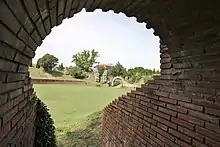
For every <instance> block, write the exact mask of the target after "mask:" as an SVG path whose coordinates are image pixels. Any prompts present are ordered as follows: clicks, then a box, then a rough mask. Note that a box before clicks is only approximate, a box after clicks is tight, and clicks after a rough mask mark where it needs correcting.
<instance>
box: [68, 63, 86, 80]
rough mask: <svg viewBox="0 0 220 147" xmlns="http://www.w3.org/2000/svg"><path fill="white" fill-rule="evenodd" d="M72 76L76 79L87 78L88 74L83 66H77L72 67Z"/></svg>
mask: <svg viewBox="0 0 220 147" xmlns="http://www.w3.org/2000/svg"><path fill="white" fill-rule="evenodd" d="M70 72H71V76H72V77H74V78H76V79H85V78H87V74H86V72H85V71H83V70H82V69H81V68H79V67H77V66H75V67H72V68H71V71H70Z"/></svg>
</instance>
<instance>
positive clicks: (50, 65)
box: [36, 53, 59, 72]
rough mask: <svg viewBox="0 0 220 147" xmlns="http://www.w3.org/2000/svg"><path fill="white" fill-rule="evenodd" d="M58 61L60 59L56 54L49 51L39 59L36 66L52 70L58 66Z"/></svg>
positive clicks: (48, 70)
mask: <svg viewBox="0 0 220 147" xmlns="http://www.w3.org/2000/svg"><path fill="white" fill-rule="evenodd" d="M58 61H59V59H58V58H56V57H55V56H54V55H50V54H48V53H47V54H45V55H44V56H43V57H41V58H40V59H38V61H37V65H36V67H37V68H40V67H42V68H43V69H44V71H46V72H50V71H52V70H53V69H54V68H55V67H56V66H57V63H58Z"/></svg>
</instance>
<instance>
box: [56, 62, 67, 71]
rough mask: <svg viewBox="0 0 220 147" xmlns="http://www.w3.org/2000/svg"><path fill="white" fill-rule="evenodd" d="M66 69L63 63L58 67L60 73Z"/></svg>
mask: <svg viewBox="0 0 220 147" xmlns="http://www.w3.org/2000/svg"><path fill="white" fill-rule="evenodd" d="M64 69H65V68H64V66H63V63H61V64H60V65H59V66H58V67H57V70H59V71H63V70H64Z"/></svg>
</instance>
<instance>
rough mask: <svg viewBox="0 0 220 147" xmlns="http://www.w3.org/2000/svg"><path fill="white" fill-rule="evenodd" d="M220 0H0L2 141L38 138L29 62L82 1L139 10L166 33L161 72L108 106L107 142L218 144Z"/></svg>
mask: <svg viewBox="0 0 220 147" xmlns="http://www.w3.org/2000/svg"><path fill="white" fill-rule="evenodd" d="M219 3H220V2H219V1H217V0H210V1H208V2H206V1H198V0H195V1H193V2H192V1H189V0H179V1H174V0H167V1H159V0H154V1H151V0H0V20H1V21H0V116H1V125H0V146H1V147H5V146H8V145H11V146H15V145H17V146H22V145H23V146H25V147H26V146H32V145H33V138H34V132H35V128H34V119H35V100H34V97H35V94H34V90H33V88H32V85H31V84H30V78H29V74H28V65H29V64H30V62H31V59H32V58H33V57H34V55H35V50H36V48H37V46H40V45H41V43H42V40H43V39H44V38H45V37H46V36H47V35H49V33H50V32H51V28H52V27H54V26H57V25H60V24H61V23H62V20H63V19H64V18H66V17H68V18H70V17H73V15H74V14H76V13H78V12H80V11H81V10H82V8H85V9H86V11H89V12H92V11H94V10H95V9H102V10H103V11H108V10H113V11H114V12H115V13H119V12H122V13H124V14H125V15H126V16H128V17H136V18H137V21H138V22H147V26H146V27H147V28H153V29H154V30H155V33H154V34H155V35H157V36H159V37H160V39H161V46H160V48H161V76H155V77H154V80H153V81H151V82H150V83H149V84H148V85H142V87H141V88H138V89H136V90H135V91H132V92H131V93H128V94H126V95H124V96H121V97H119V99H117V100H115V101H114V102H112V103H111V104H109V105H108V106H107V107H106V108H105V109H104V115H103V119H102V131H101V145H102V146H115V145H117V146H125V147H130V146H184V147H185V146H220V126H219V123H220V120H219V117H220V100H219V99H220V83H219V81H220V76H219V66H218V65H219V53H220V51H219V43H218V42H219V30H220V28H219V22H220V21H219V20H220V17H219V14H220V13H219V11H220V10H219V8H218V6H219ZM168 48H169V50H168ZM143 60H144V59H143Z"/></svg>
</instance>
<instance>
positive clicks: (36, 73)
mask: <svg viewBox="0 0 220 147" xmlns="http://www.w3.org/2000/svg"><path fill="white" fill-rule="evenodd" d="M29 72H30V76H31V77H32V78H39V79H41V78H51V79H66V80H67V79H68V80H72V79H73V78H72V77H71V76H69V75H64V74H63V73H61V72H58V71H53V72H52V73H46V72H44V71H43V70H42V69H38V68H35V67H29Z"/></svg>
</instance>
